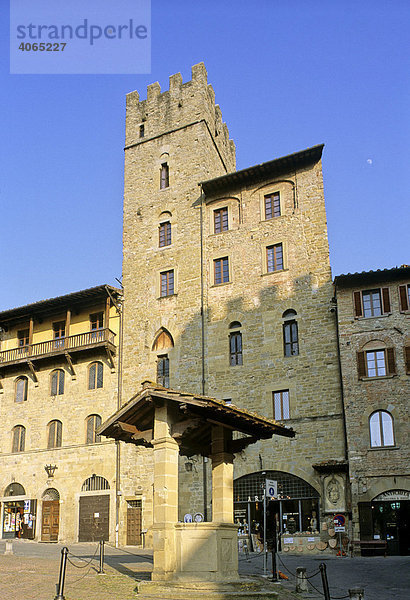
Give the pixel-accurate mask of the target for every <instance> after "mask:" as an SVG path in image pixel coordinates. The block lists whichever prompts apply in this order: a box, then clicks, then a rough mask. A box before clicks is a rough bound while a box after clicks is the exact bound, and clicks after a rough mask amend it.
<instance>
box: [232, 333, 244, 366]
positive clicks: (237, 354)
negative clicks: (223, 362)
mask: <svg viewBox="0 0 410 600" xmlns="http://www.w3.org/2000/svg"><path fill="white" fill-rule="evenodd" d="M238 342H239V344H238ZM242 342H243V340H242V332H241V331H240V330H239V329H237V330H236V331H230V332H229V366H230V367H237V366H242V365H243V343H242Z"/></svg>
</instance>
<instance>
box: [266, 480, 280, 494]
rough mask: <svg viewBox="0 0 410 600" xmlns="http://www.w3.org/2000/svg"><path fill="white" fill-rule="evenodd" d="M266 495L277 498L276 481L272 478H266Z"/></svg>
mask: <svg viewBox="0 0 410 600" xmlns="http://www.w3.org/2000/svg"><path fill="white" fill-rule="evenodd" d="M266 496H267V497H268V498H277V496H278V482H277V481H275V480H274V479H267V480H266Z"/></svg>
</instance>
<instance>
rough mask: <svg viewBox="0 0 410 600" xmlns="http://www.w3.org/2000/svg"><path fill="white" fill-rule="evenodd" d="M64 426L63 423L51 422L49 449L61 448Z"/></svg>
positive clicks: (49, 425) (49, 426)
mask: <svg viewBox="0 0 410 600" xmlns="http://www.w3.org/2000/svg"><path fill="white" fill-rule="evenodd" d="M62 434H63V424H62V422H61V421H50V423H49V424H48V442H47V448H61V443H62Z"/></svg>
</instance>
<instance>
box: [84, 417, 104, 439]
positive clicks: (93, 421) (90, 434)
mask: <svg viewBox="0 0 410 600" xmlns="http://www.w3.org/2000/svg"><path fill="white" fill-rule="evenodd" d="M86 424H87V429H86V439H85V443H86V444H96V443H97V442H100V441H101V436H100V435H97V434H96V432H95V430H96V429H97V428H98V427H99V426H100V425H101V417H100V415H90V416H89V417H87V419H86Z"/></svg>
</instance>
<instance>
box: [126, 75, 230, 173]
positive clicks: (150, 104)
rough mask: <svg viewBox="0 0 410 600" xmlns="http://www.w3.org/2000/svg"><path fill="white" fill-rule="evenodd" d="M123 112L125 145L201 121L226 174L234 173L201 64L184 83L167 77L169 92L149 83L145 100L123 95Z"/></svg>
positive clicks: (135, 94)
mask: <svg viewBox="0 0 410 600" xmlns="http://www.w3.org/2000/svg"><path fill="white" fill-rule="evenodd" d="M126 110H127V115H126V141H125V145H126V146H131V145H134V144H140V143H143V142H145V141H147V140H148V139H150V138H155V137H157V136H160V135H166V134H167V133H168V132H171V131H174V130H176V129H179V128H182V127H186V126H189V125H191V124H193V123H197V122H199V121H204V122H206V124H207V127H208V129H209V133H210V135H211V136H212V138H213V141H214V143H215V145H216V146H217V147H218V150H219V152H220V153H221V155H222V156H223V158H224V162H225V164H226V167H227V169H228V171H234V170H235V168H236V161H235V144H234V142H233V140H231V139H230V138H229V131H228V127H227V125H226V123H224V122H223V120H222V112H221V109H220V107H219V105H217V104H215V92H214V90H213V88H212V86H211V85H210V84H208V78H207V72H206V69H205V65H204V63H199V64H197V65H194V66H193V67H192V79H191V80H190V81H187V82H186V83H183V80H182V75H181V73H175V74H174V75H171V76H170V78H169V89H168V90H166V91H164V92H161V86H160V84H159V83H158V82H155V83H152V84H151V85H149V86H148V88H147V98H146V100H140V97H139V94H138V92H137V91H134V92H131V93H129V94H127V108H126Z"/></svg>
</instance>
